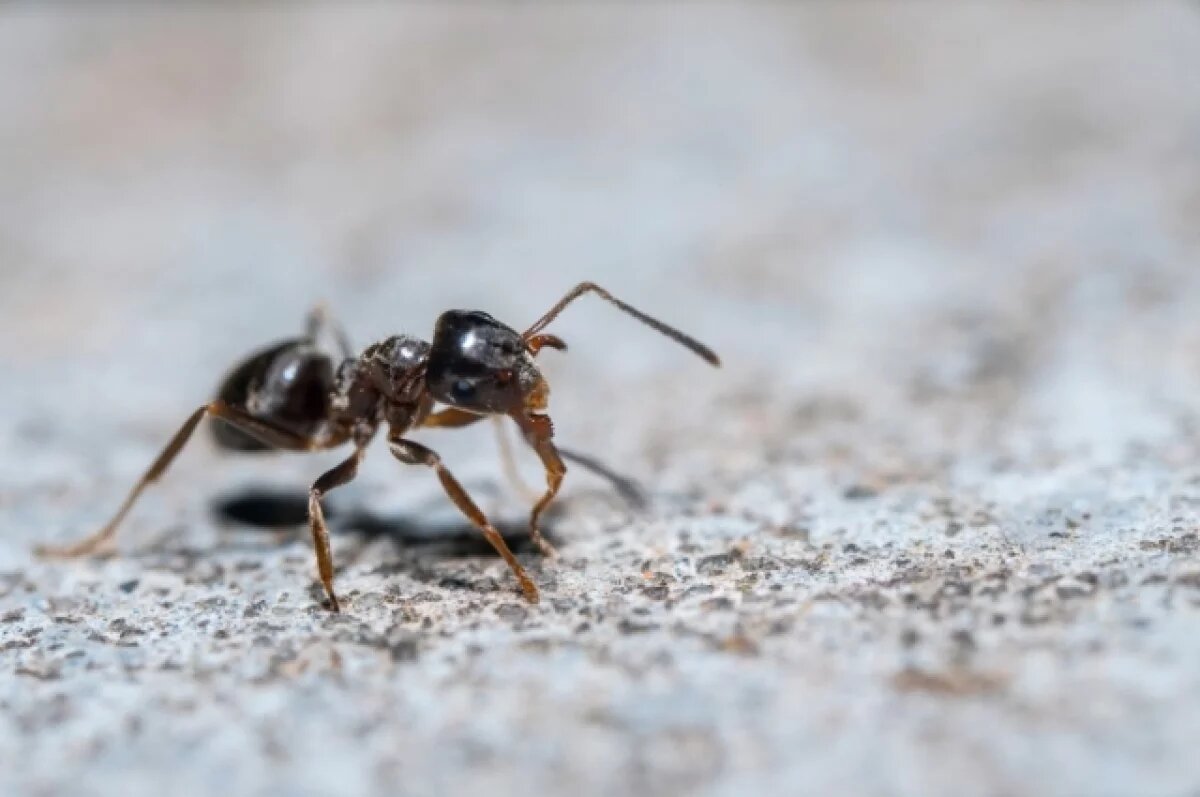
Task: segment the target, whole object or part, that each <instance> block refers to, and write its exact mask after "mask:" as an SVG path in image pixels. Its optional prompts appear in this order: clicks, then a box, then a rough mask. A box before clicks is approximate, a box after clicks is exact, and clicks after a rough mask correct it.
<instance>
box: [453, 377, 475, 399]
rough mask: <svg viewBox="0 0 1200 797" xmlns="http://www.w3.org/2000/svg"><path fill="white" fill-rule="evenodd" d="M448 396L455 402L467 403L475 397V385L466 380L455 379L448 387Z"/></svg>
mask: <svg viewBox="0 0 1200 797" xmlns="http://www.w3.org/2000/svg"><path fill="white" fill-rule="evenodd" d="M450 395H451V397H452V398H454V400H455V401H469V400H470V399H472V398H474V397H475V385H473V384H472V383H471V382H469V381H467V380H466V379H455V380H454V384H453V385H451V386H450Z"/></svg>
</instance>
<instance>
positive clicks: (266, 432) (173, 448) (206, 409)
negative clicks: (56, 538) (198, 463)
mask: <svg viewBox="0 0 1200 797" xmlns="http://www.w3.org/2000/svg"><path fill="white" fill-rule="evenodd" d="M205 415H211V416H213V417H214V418H220V419H221V420H223V421H226V422H228V423H230V424H232V425H233V426H236V427H237V428H238V429H241V430H242V431H244V432H246V433H247V434H250V435H253V436H254V437H256V438H258V439H259V440H261V441H263V442H264V443H267V444H269V445H272V446H275V447H277V448H284V449H291V450H300V451H304V450H308V449H311V448H314V447H318V446H315V445H314V444H313V442H312V441H310V440H307V439H305V438H303V437H301V436H299V435H296V434H294V433H293V432H289V431H287V430H284V429H280V428H279V427H276V426H273V425H272V424H269V423H266V422H264V421H262V420H259V419H257V418H253V417H251V416H250V415H247V414H246V413H245V412H243V411H241V410H238V409H235V408H233V407H231V406H229V405H228V404H226V403H225V402H223V401H214V402H212V403H211V404H205V405H204V406H202V407H200V408H198V409H197V410H196V411H195V412H193V413H192V414H191V415H190V416H189V417H188V419H187V420H186V421H184V423H183V425H182V426H180V427H179V431H177V432H176V433H175V436H174V437H172V438H171V441H170V442H169V443H167V445H166V447H165V448H164V449H163V450H162V452H161V453H160V454H159V455H158V457H157V458H156V459H155V460H154V462H153V463H152V464H151V465H150V467H149V469H147V471H146V472H145V474H143V475H142V478H141V479H139V480H138V482H137V484H135V485H134V486H133V489H132V490H130V491H129V494H128V495H127V496H126V497H125V500H124V501H123V502H122V503H121V506H120V508H119V509H117V513H116V514H115V515H114V516H113V518H112V520H110V521H108V523H106V524H105V525H104V527H103V528H101V529H100V530H99V531H97V532H96V533H95V534H91V535H89V536H87V537H84V538H83V539H81V540H79V541H77V542H74V543H69V544H67V545H61V546H54V545H42V546H38V547H37V548H36V549H35V553H37V555H38V556H46V557H59V558H69V557H75V556H87V555H89V554H93V553H96V552H97V551H99V550H100V549H101V548H102V547H103V546H105V545H106V544H107V543H109V542H110V541H111V540H112V539H113V538H114V537H115V536H116V533H117V528H118V527H119V526H120V525H121V521H122V520H124V519H125V515H126V514H128V513H129V510H130V509H132V508H133V505H134V504H135V503H136V502H137V499H138V497H139V496H141V494H142V492H143V491H145V489H146V488H147V487H149V486H150V485H151V484H153V483H154V482H156V481H158V479H159V477H161V476H162V475H163V473H164V472H166V470H167V468H169V467H170V466H171V463H172V462H174V461H175V457H177V456H178V455H179V452H180V451H182V450H183V447H184V446H185V445H187V442H188V440H189V439H191V436H192V433H193V432H195V431H196V427H197V426H199V425H200V421H202V420H204V416H205Z"/></svg>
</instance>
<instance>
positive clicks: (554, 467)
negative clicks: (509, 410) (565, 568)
mask: <svg viewBox="0 0 1200 797" xmlns="http://www.w3.org/2000/svg"><path fill="white" fill-rule="evenodd" d="M513 419H514V420H515V421H516V422H517V425H518V426H520V427H521V431H522V432H524V433H525V440H526V441H527V442H528V443H529V445H530V446H532V447H533V450H534V451H535V452H537V455H538V458H539V459H541V460H542V467H543V468H545V470H546V492H545V493H543V494H542V497H541V498H539V499H538V502H537V503H536V504H534V505H533V511H532V512H531V513H530V514H529V536H530V537H532V538H533V542H534V544H535V545H537V547H538V550H540V551H541V552H542V553H543V554H544V555H546V556H554V555H555V550H554V546H553V545H551V544H550V542H549V541H548V540H547V539H546V538H545V537H543V536H542V531H541V528H540V522H541V518H542V514H543V513H545V511H546V509H547V508H548V507H549V506H550V502H551V501H553V500H554V496H556V495H558V490H559V488H560V487H562V483H563V477H564V476H566V475H567V466H566V464H565V463H564V462H563V460H562V456H560V455H559V453H558V449H557V448H556V447H555V445H554V440H553V438H554V422H553V421H551V420H550V416H549V415H535V414H533V413H530V412H522V413H520V414H516V415H514V416H513Z"/></svg>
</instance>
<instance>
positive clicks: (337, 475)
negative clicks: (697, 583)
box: [308, 442, 366, 612]
mask: <svg viewBox="0 0 1200 797" xmlns="http://www.w3.org/2000/svg"><path fill="white" fill-rule="evenodd" d="M365 452H366V443H365V442H360V443H359V444H358V447H357V448H356V449H355V450H354V453H353V454H351V455H350V456H349V457H348V458H347V459H345V460H343V461H342V462H341V464H339V465H338V466H337V467H335V468H333V469H331V470H329V471H326V472H325V473H324V474H322V475H321V478H319V479H317V480H316V481H315V482H313V486H312V488H311V489H310V490H309V491H308V527H309V530H310V531H312V538H313V549H314V550H315V551H316V553H317V573H318V574H319V575H320V576H321V586H323V587H324V588H325V594H326V595H327V596H328V597H329V605H330V608H332V609H333V611H335V612H340V611H341V610H342V609H341V605H340V604H339V603H338V599H337V595H336V594H335V593H334V591H333V554H332V553H331V552H330V550H329V528H328V526H326V525H325V512H324V511H323V510H322V509H321V498H322V497H324V495H325V494H326V493H328V492H329V491H330V490H332V489H333V488H335V487H341V486H342V485H343V484H347V483H348V482H350V481H351V480H353V479H354V477H355V476H357V475H358V466H359V463H361V462H362V458H363V455H364V454H365Z"/></svg>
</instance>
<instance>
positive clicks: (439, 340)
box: [425, 310, 545, 413]
mask: <svg viewBox="0 0 1200 797" xmlns="http://www.w3.org/2000/svg"><path fill="white" fill-rule="evenodd" d="M425 384H426V385H427V387H428V389H429V392H430V394H431V395H432V396H433V397H434V399H436V400H437V401H440V402H442V403H443V404H448V405H450V406H453V407H458V408H459V409H463V410H467V411H469V412H479V413H507V412H512V411H515V410H518V409H520V408H522V407H523V406H526V404H529V403H544V397H543V398H540V399H538V400H537V402H530V401H527V399H530V398H535V397H538V396H542V395H543V394H544V390H545V388H544V384H545V383H544V382H543V380H542V375H541V374H540V373H538V370H537V367H536V366H535V365H534V364H533V358H532V357H531V356H530V354H529V349H528V348H527V347H526V345H525V340H524V339H523V338H522V337H521V334H520V333H519V332H517V331H516V330H515V329H512V328H511V327H507V326H505V325H504V324H501V323H500V322H499V321H497V320H496V319H494V318H492V317H491V316H490V315H488V314H487V313H484V312H480V311H478V310H450V311H448V312H445V313H442V315H441V317H440V318H438V321H437V326H436V327H435V328H434V332H433V346H432V348H431V349H430V352H429V363H428V366H427V368H426V375H425Z"/></svg>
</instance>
